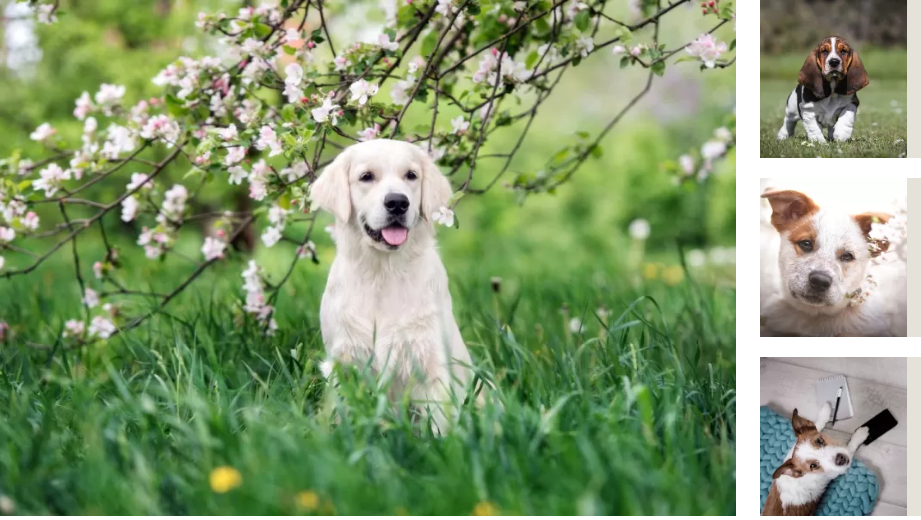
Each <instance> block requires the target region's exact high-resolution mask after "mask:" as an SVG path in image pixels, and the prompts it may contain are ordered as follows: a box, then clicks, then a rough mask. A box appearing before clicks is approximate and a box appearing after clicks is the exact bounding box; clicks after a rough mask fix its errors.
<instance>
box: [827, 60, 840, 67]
mask: <svg viewBox="0 0 921 520" xmlns="http://www.w3.org/2000/svg"><path fill="white" fill-rule="evenodd" d="M828 64H829V65H831V66H832V67H837V66H838V65H841V60H839V59H838V58H832V59H830V60H828Z"/></svg>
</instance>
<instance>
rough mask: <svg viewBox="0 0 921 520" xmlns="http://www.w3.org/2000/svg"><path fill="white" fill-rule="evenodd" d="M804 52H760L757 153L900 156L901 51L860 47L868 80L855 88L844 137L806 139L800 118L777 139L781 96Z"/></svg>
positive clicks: (904, 129) (904, 117) (903, 113)
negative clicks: (853, 114)
mask: <svg viewBox="0 0 921 520" xmlns="http://www.w3.org/2000/svg"><path fill="white" fill-rule="evenodd" d="M806 54H807V51H803V52H802V53H797V54H790V55H783V56H762V57H761V61H762V63H761V157H905V154H906V151H907V149H908V148H907V147H908V143H907V139H908V104H907V102H908V82H907V81H906V79H905V77H906V76H905V69H906V66H907V56H906V54H905V52H902V51H888V50H882V49H868V50H866V51H864V50H861V51H860V55H861V58H862V60H863V62H864V64H865V66H866V68H867V73H868V74H869V76H870V84H869V85H868V86H867V87H866V88H864V89H862V90H861V91H860V92H859V93H858V97H859V98H860V108H859V109H858V110H857V123H856V124H855V126H854V133H853V135H852V136H851V139H850V140H848V141H844V142H833V143H827V144H825V145H823V144H819V143H811V142H810V141H809V140H808V139H806V132H805V130H803V124H802V122H798V123H797V125H796V132H795V133H794V135H793V136H791V137H788V138H787V139H785V140H783V141H778V140H777V131H778V130H780V127H781V126H782V125H783V117H784V109H785V106H786V100H787V96H789V95H790V92H792V91H793V88H794V87H795V86H796V78H797V74H798V71H799V69H800V67H802V64H803V60H804V59H805V56H806ZM823 133H824V132H823Z"/></svg>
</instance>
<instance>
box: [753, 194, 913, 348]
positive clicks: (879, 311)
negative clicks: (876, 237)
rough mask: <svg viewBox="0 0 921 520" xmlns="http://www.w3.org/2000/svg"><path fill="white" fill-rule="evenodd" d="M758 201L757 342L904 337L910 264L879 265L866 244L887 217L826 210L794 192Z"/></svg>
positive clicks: (807, 197) (767, 196)
mask: <svg viewBox="0 0 921 520" xmlns="http://www.w3.org/2000/svg"><path fill="white" fill-rule="evenodd" d="M761 197H762V199H765V200H767V201H768V202H769V203H770V210H771V211H770V218H769V221H768V220H766V219H762V224H761V335H762V336H907V329H908V325H907V309H908V307H907V292H906V291H907V289H906V281H907V265H906V263H905V261H903V260H899V261H893V262H885V263H881V262H878V261H877V260H876V259H875V257H876V256H877V255H878V254H879V253H878V252H876V253H874V252H871V250H870V243H869V241H868V240H869V238H870V237H869V235H870V233H871V230H872V226H873V224H874V223H885V222H887V221H888V220H889V219H890V218H891V215H890V214H888V213H884V212H873V211H871V212H864V213H859V214H850V213H847V212H845V211H837V210H835V209H825V208H823V207H819V205H818V204H817V203H816V202H814V201H813V200H812V198H810V197H809V196H808V195H806V194H805V193H802V192H799V191H795V190H781V189H775V188H766V189H765V191H764V193H763V194H762V195H761ZM866 209H872V208H866ZM880 247H881V248H882V249H883V250H885V249H886V248H887V247H888V243H882V244H881V245H880Z"/></svg>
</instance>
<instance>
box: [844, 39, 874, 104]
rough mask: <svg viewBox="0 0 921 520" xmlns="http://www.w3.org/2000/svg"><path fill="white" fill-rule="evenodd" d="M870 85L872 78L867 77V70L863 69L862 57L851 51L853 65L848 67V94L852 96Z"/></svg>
mask: <svg viewBox="0 0 921 520" xmlns="http://www.w3.org/2000/svg"><path fill="white" fill-rule="evenodd" d="M869 84H870V76H867V69H865V68H863V61H861V60H860V55H859V54H857V51H855V50H854V49H851V64H850V65H849V66H848V67H847V94H848V95H851V94H853V93H854V92H857V91H858V90H860V89H862V88H864V87H866V86H867V85H869Z"/></svg>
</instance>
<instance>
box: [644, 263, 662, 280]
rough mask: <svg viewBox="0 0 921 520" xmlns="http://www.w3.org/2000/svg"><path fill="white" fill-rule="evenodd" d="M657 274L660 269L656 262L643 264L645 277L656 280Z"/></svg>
mask: <svg viewBox="0 0 921 520" xmlns="http://www.w3.org/2000/svg"><path fill="white" fill-rule="evenodd" d="M657 274H658V269H657V268H656V265H655V264H650V263H646V264H644V265H643V277H645V278H646V279H647V280H655V279H656V275H657Z"/></svg>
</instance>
